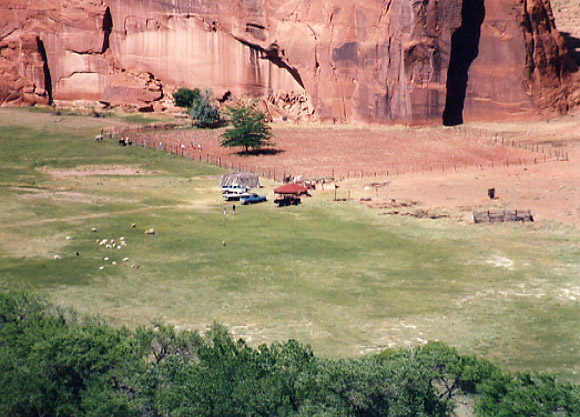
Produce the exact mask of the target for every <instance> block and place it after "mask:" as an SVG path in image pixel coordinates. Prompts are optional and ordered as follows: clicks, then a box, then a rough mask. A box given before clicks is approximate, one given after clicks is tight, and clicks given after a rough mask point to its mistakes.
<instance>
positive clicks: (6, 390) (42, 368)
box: [0, 293, 580, 417]
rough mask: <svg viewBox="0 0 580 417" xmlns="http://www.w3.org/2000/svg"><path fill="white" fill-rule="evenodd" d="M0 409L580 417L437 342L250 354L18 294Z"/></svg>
mask: <svg viewBox="0 0 580 417" xmlns="http://www.w3.org/2000/svg"><path fill="white" fill-rule="evenodd" d="M0 353H1V354H0V385H1V386H2V390H1V391H0V414H1V415H6V416H8V415H13V416H38V415H42V416H46V417H51V416H62V417H65V416H77V415H84V416H95V417H96V416H105V415H106V416H119V417H120V416H183V417H185V416H191V417H194V416H195V417H197V416H208V417H209V416H219V417H228V416H231V417H237V416H240V417H242V416H304V417H306V416H345V417H346V416H361V417H362V416H365V417H366V416H377V417H378V416H383V417H389V416H392V417H395V416H448V415H449V412H450V411H451V410H452V409H453V408H454V405H455V402H454V400H455V398H456V397H457V396H458V395H463V396H465V395H469V396H471V398H472V399H473V403H474V404H475V413H476V415H478V416H491V415H493V416H511V417H520V416H521V417H529V416H537V417H544V416H545V417H549V416H553V415H558V416H562V417H565V416H576V415H578V414H579V413H580V390H579V389H578V387H576V386H573V385H570V384H567V383H561V382H559V381H557V380H556V378H555V377H554V376H552V375H546V374H531V373H518V374H510V373H502V372H501V371H500V370H499V369H498V368H497V367H495V366H494V365H492V364H490V363H489V362H487V361H485V360H481V359H477V358H475V357H473V356H465V355H459V354H458V353H457V352H456V351H455V350H454V349H451V348H449V347H447V346H446V345H444V344H443V343H428V344H427V345H425V346H422V347H417V348H414V349H389V350H385V351H383V352H381V353H380V354H375V355H368V356H363V357H360V358H356V359H355V358H353V359H324V358H319V357H316V356H315V355H314V354H313V352H312V349H311V348H310V347H309V346H306V345H303V344H301V343H300V342H297V341H295V340H288V341H286V342H276V343H272V344H271V345H270V346H268V345H261V346H259V347H257V348H252V347H250V346H248V345H247V344H246V342H245V341H244V340H243V339H238V340H234V339H233V338H232V337H231V335H230V334H228V332H227V329H226V328H224V327H223V326H221V325H219V324H213V325H212V326H211V328H209V329H208V331H207V332H206V333H205V334H204V335H203V336H202V335H200V334H199V333H197V332H191V331H179V332H177V331H176V330H175V328H173V327H172V326H168V325H165V324H163V323H156V324H154V325H153V326H148V327H140V328H138V329H136V330H135V331H131V330H127V329H125V328H121V329H115V328H112V327H110V326H109V325H107V324H106V323H105V322H104V321H102V320H101V319H99V318H98V317H95V316H81V315H79V314H78V313H76V312H75V311H74V310H69V309H66V308H59V307H56V306H54V305H52V304H50V303H49V302H47V301H46V300H44V299H42V298H39V297H36V296H31V295H28V294H24V293H6V294H0Z"/></svg>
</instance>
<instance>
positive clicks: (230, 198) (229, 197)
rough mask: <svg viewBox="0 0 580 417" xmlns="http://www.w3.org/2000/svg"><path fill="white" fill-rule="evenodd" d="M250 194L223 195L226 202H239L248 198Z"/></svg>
mask: <svg viewBox="0 0 580 417" xmlns="http://www.w3.org/2000/svg"><path fill="white" fill-rule="evenodd" d="M249 195H250V194H248V193H242V194H230V193H228V194H224V195H222V197H223V198H224V200H226V201H238V200H239V199H240V198H243V197H248V196H249Z"/></svg>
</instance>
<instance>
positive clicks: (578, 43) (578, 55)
mask: <svg viewBox="0 0 580 417" xmlns="http://www.w3.org/2000/svg"><path fill="white" fill-rule="evenodd" d="M560 35H562V37H563V38H564V41H565V42H566V45H568V56H570V58H571V59H572V61H574V63H575V64H576V68H575V69H574V72H576V71H578V67H580V38H576V37H574V36H572V34H571V33H569V32H560Z"/></svg>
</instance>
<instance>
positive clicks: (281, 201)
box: [274, 196, 301, 207]
mask: <svg viewBox="0 0 580 417" xmlns="http://www.w3.org/2000/svg"><path fill="white" fill-rule="evenodd" d="M300 203H301V200H300V197H291V196H284V197H282V198H277V199H276V200H274V204H277V205H278V207H285V206H297V205H298V204H300Z"/></svg>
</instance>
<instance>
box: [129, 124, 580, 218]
mask: <svg viewBox="0 0 580 417" xmlns="http://www.w3.org/2000/svg"><path fill="white" fill-rule="evenodd" d="M222 131H223V130H222ZM222 131H208V130H203V131H200V130H194V131H176V132H170V133H155V134H145V135H137V136H135V138H134V139H135V140H138V141H141V142H142V143H144V144H146V145H147V146H150V147H153V148H157V149H159V148H161V149H162V150H165V151H170V152H173V153H177V154H183V155H184V156H186V157H189V158H193V159H201V160H205V161H208V162H211V163H216V164H219V165H222V166H226V167H228V168H233V169H241V170H244V171H248V172H255V173H258V174H260V175H263V176H267V177H269V178H275V179H276V180H277V181H281V180H282V176H283V174H286V175H287V174H291V175H294V176H298V177H300V176H301V177H304V178H329V177H332V178H335V179H336V181H337V182H338V183H339V185H340V192H339V197H342V198H345V197H350V198H352V199H356V200H361V199H364V200H365V201H364V204H366V205H368V206H370V207H374V208H378V209H380V210H382V212H383V213H385V214H404V215H417V216H419V217H438V216H447V217H456V218H458V219H462V220H465V221H472V216H471V214H472V211H473V210H487V209H509V210H514V209H517V210H519V209H524V210H525V209H529V210H531V211H532V214H533V216H534V218H535V220H536V221H538V220H540V221H541V220H547V219H551V220H555V221H559V222H563V223H566V224H571V225H576V226H580V117H578V116H576V117H575V116H568V117H566V118H563V119H560V120H551V121H533V122H514V123H487V124H484V123H479V124H470V125H468V126H464V127H461V128H458V129H454V128H434V127H424V128H405V127H396V126H395V127H382V128H372V127H352V126H338V127H337V126H299V127H291V126H290V127H288V126H284V127H276V128H274V130H273V132H274V141H275V151H274V152H271V153H266V154H261V155H249V156H248V155H239V154H238V153H236V150H232V149H224V148H222V147H221V146H220V143H219V141H220V136H219V135H220V133H221V132H222ZM192 144H193V146H191V145H192ZM198 145H201V151H200V149H199V146H198ZM382 184H384V185H383V186H377V185H382ZM489 188H495V190H496V197H497V198H496V199H494V200H490V199H489V198H488V189H489ZM327 189H328V187H327Z"/></svg>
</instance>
